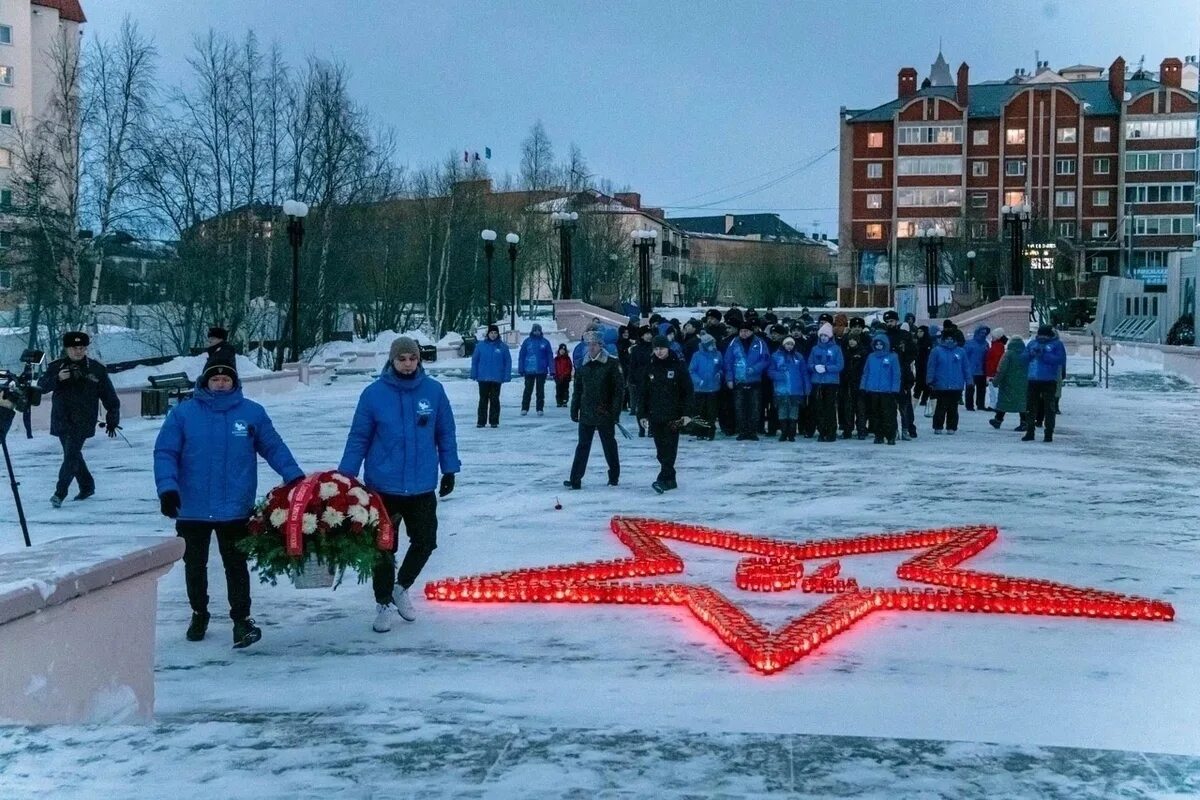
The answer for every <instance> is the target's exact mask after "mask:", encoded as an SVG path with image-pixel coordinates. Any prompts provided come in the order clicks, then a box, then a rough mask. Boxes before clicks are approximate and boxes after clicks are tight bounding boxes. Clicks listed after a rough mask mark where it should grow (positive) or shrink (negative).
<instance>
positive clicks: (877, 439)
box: [875, 433, 883, 444]
mask: <svg viewBox="0 0 1200 800" xmlns="http://www.w3.org/2000/svg"><path fill="white" fill-rule="evenodd" d="M875 444H883V434H882V433H877V434H875Z"/></svg>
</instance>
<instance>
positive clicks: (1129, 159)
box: [1125, 150, 1196, 172]
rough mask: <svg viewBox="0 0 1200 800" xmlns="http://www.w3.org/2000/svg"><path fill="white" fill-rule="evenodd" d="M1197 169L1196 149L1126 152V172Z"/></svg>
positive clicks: (1187, 170) (1189, 170)
mask: <svg viewBox="0 0 1200 800" xmlns="http://www.w3.org/2000/svg"><path fill="white" fill-rule="evenodd" d="M1131 164H1132V166H1130V165H1131ZM1195 169H1196V151H1195V150H1133V151H1127V152H1126V153H1125V171H1126V172H1191V171H1193V170H1195Z"/></svg>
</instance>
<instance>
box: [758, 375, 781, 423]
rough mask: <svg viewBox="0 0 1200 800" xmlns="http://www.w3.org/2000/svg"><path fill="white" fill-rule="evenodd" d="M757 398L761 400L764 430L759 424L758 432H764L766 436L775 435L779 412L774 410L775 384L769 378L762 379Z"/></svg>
mask: <svg viewBox="0 0 1200 800" xmlns="http://www.w3.org/2000/svg"><path fill="white" fill-rule="evenodd" d="M759 393H760V394H759V396H760V397H761V398H762V419H763V420H764V421H765V422H766V428H763V426H762V425H761V424H760V425H759V429H760V430H766V432H767V435H768V436H773V435H775V432H776V431H777V430H779V412H778V411H776V410H775V384H774V383H772V382H771V380H770V379H769V378H764V379H763V382H762V383H761V384H759Z"/></svg>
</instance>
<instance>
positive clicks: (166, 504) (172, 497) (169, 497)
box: [158, 489, 180, 519]
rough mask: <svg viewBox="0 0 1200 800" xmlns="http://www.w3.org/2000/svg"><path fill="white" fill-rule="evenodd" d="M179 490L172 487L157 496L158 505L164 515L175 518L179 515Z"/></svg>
mask: <svg viewBox="0 0 1200 800" xmlns="http://www.w3.org/2000/svg"><path fill="white" fill-rule="evenodd" d="M179 503H180V500H179V492H177V491H175V490H174V489H172V490H171V491H168V492H163V493H162V494H160V495H159V496H158V507H159V508H160V509H161V510H162V515H163V516H164V517H170V518H171V519H175V518H176V517H178V516H179Z"/></svg>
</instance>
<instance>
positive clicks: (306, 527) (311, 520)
mask: <svg viewBox="0 0 1200 800" xmlns="http://www.w3.org/2000/svg"><path fill="white" fill-rule="evenodd" d="M301 529H302V530H303V531H304V532H305V533H306V534H309V533H316V532H317V515H316V514H305V515H304V520H303V526H302V528H301Z"/></svg>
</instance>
